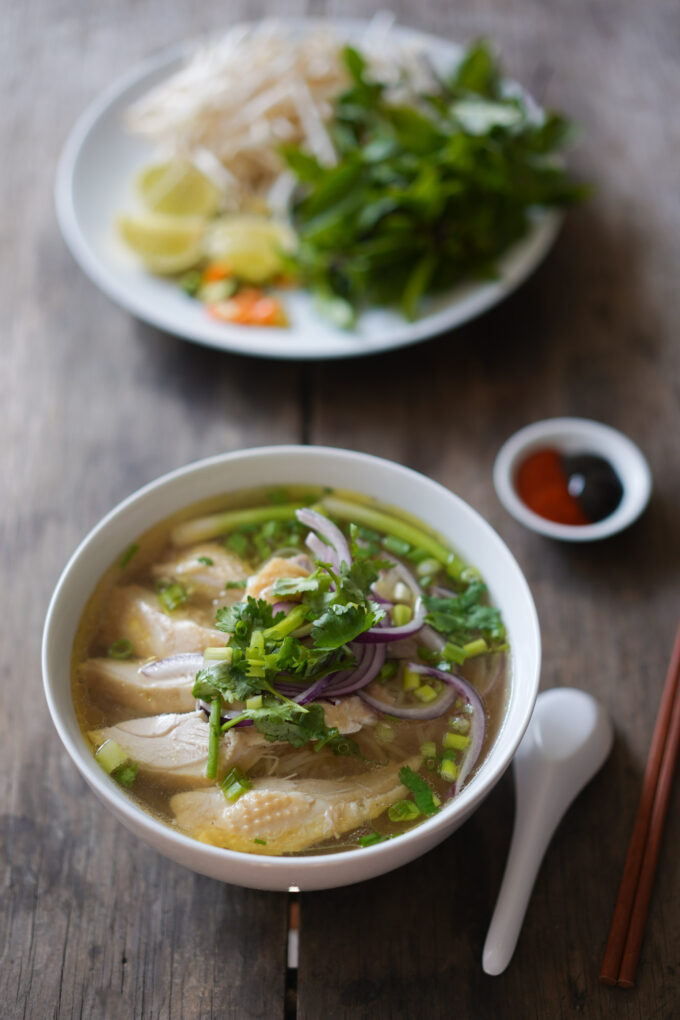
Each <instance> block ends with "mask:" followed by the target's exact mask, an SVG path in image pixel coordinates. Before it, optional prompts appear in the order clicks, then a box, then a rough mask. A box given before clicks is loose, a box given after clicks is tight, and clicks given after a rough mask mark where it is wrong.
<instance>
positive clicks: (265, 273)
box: [205, 215, 295, 284]
mask: <svg viewBox="0 0 680 1020" xmlns="http://www.w3.org/2000/svg"><path fill="white" fill-rule="evenodd" d="M294 247H295V234H294V233H293V231H292V230H291V229H290V227H287V226H286V225H285V224H283V223H277V222H275V221H274V220H270V219H269V218H268V217H266V216H255V215H244V216H223V217H221V218H220V219H217V220H213V221H212V223H211V224H210V225H209V226H208V229H207V231H206V235H205V254H206V255H207V256H208V257H209V258H211V259H218V260H219V261H220V262H224V263H226V265H228V266H229V268H230V270H231V272H232V273H233V274H234V276H236V277H237V278H238V279H239V280H243V281H244V282H245V283H254V284H257V283H264V282H265V281H266V280H270V279H272V277H274V276H277V275H278V274H279V273H280V272H282V271H283V269H284V262H283V260H282V258H281V253H282V251H291V250H292V249H293V248H294Z"/></svg>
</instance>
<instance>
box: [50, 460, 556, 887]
mask: <svg viewBox="0 0 680 1020" xmlns="http://www.w3.org/2000/svg"><path fill="white" fill-rule="evenodd" d="M272 454H275V455H276V456H277V457H280V456H286V457H290V456H293V455H295V456H302V457H308V456H318V455H321V456H323V457H324V458H327V459H330V460H337V461H343V460H347V459H349V460H358V461H360V462H362V463H364V464H368V465H373V466H375V467H376V469H378V468H383V469H384V468H387V469H388V470H391V471H393V472H395V473H396V474H397V475H400V476H401V477H403V478H404V479H405V480H409V481H410V482H411V484H415V485H417V486H419V487H420V488H421V490H422V491H423V493H424V494H426V493H427V492H428V491H430V492H432V493H434V492H437V493H438V494H439V495H440V496H442V495H444V496H445V497H447V498H448V499H449V500H451V501H452V503H455V504H457V506H458V509H459V510H462V512H463V513H467V514H470V515H472V517H473V518H474V520H475V525H476V526H477V527H481V530H482V531H483V532H485V533H486V534H485V538H486V540H487V541H491V542H493V543H495V544H496V546H497V548H498V549H499V550H502V551H503V553H504V554H505V557H506V562H507V563H508V564H509V565H510V566H511V567H512V568H514V572H515V577H514V579H513V583H516V584H517V588H518V595H519V596H521V597H522V599H523V602H524V609H525V611H526V613H527V614H528V630H529V631H530V634H531V647H530V648H529V650H528V655H529V656H530V658H531V659H532V661H533V662H534V663H535V669H534V670H533V675H532V676H528V677H526V678H525V677H523V678H522V679H523V683H522V688H523V690H525V694H524V695H523V699H522V700H523V703H524V707H523V709H521V710H520V709H518V712H519V713H520V714H519V719H518V721H517V728H516V731H515V732H514V734H509V735H508V736H507V738H506V740H507V748H506V750H505V752H504V753H503V755H502V757H501V758H499V760H498V761H496V762H493V763H492V761H491V760H492V757H493V747H492V749H491V751H490V753H489V755H488V756H487V758H486V760H485V762H484V763H483V767H482V771H481V772H480V773H478V774H477V775H475V776H473V778H472V780H471V781H470V783H469V784H468V785H467V786H466V787H465V788H464V789H463V790H462V791H461V793H460V794H458V795H457V796H456V798H455V800H453V801H452V802H451V804H450V805H449V806H448V807H447V809H446V810H443V811H441V812H439V813H438V814H436V815H434V816H432V817H431V818H428V819H425V820H424V821H423V822H422V823H421V824H419V825H417V826H415V827H414V828H413V829H411V830H409V831H408V832H405V833H402V834H400V836H399V838H398V839H395V840H387V841H385V842H382V843H378V844H376V845H374V846H370V847H365V848H363V849H362V851H361V860H362V861H365V862H366V864H367V865H368V862H369V861H377V860H378V858H381V857H383V858H385V860H386V861H387V860H388V859H389V858H390V857H392V858H393V859H394V860H393V862H392V863H385V866H384V867H383V868H382V869H381V870H377V869H376V868H375V867H374V868H373V870H370V874H369V875H368V876H362V877H371V875H377V874H380V873H382V871H388V870H391V869H393V868H395V867H398V866H399V865H400V864H401V863H405V862H406V861H408V860H412V859H413V858H415V857H418V856H420V855H421V854H422V853H424V852H425V851H426V850H427V849H428V848H429V847H430V846H433V845H435V843H436V842H438V841H440V840H441V839H443V838H445V836H446V835H447V834H448V830H449V829H450V828H451V822H452V821H453V819H454V818H458V817H460V818H461V822H462V821H463V820H465V818H467V816H468V814H469V813H470V812H471V811H472V810H473V809H474V808H475V807H476V806H477V805H478V803H480V802H481V801H482V800H483V799H484V798H485V797H486V795H487V794H488V793H489V792H490V790H491V789H492V788H493V786H494V785H495V784H496V783H497V782H498V780H499V779H500V778H501V776H502V775H503V773H504V772H505V770H506V768H507V767H508V765H509V764H510V762H511V760H512V758H513V756H514V754H515V751H516V750H517V747H518V745H519V743H520V741H521V739H522V736H523V735H524V732H525V730H526V728H527V726H528V724H529V720H530V718H531V715H532V712H533V709H534V704H535V701H536V697H537V694H538V686H539V679H540V666H541V637H540V626H539V620H538V614H537V611H536V607H535V604H534V600H533V597H532V594H531V590H530V588H529V585H528V582H527V580H526V578H525V576H524V573H523V571H522V570H521V568H520V566H519V564H518V563H517V560H516V559H515V557H514V556H513V555H512V553H511V552H510V550H509V548H508V547H507V545H506V544H505V542H504V541H503V539H502V538H501V537H500V536H499V535H498V533H497V532H496V531H495V530H494V529H493V528H492V527H491V525H490V524H489V523H488V522H487V520H486V519H485V518H484V517H483V516H482V515H481V514H480V513H479V512H478V511H477V510H475V509H474V508H473V507H471V506H470V505H469V504H468V503H466V502H465V501H464V500H463V499H461V497H459V496H457V495H456V494H455V493H453V492H451V491H450V490H449V489H447V488H446V487H445V486H443V485H441V484H440V483H439V482H436V481H434V480H433V479H431V478H429V477H427V476H426V475H423V474H421V473H420V472H418V471H415V470H414V469H412V468H409V467H406V466H404V465H402V464H399V463H397V462H396V461H391V460H388V459H386V458H382V457H377V456H374V455H372V454H366V453H362V452H359V451H354V450H349V449H342V448H337V447H327V446H311V445H298V444H281V445H269V446H260V447H251V448H244V449H242V450H237V451H234V452H231V453H222V454H216V455H214V456H211V457H207V458H204V459H202V460H198V461H193V462H191V463H189V464H186V465H184V466H182V467H180V468H177V469H175V470H173V471H170V472H167V473H166V474H164V475H161V476H160V477H158V478H156V479H154V480H153V481H151V482H149V483H147V484H146V485H143V486H142V487H140V488H139V489H137V490H135V491H134V492H133V493H131V494H130V495H129V496H127V497H126V498H125V499H123V500H121V501H120V502H119V503H118V504H116V505H115V506H114V507H113V508H112V509H111V510H110V511H109V512H108V513H107V514H105V515H104V517H102V518H101V519H100V520H99V521H98V522H97V523H96V524H95V525H94V527H92V528H91V529H90V531H89V532H88V533H87V534H86V536H85V537H84V538H83V539H82V541H81V542H80V543H79V544H78V546H77V547H76V549H75V551H74V552H73V553H72V555H71V556H70V557H69V559H68V561H67V563H66V566H65V567H64V569H63V571H62V573H61V575H60V577H59V580H58V581H57V584H56V586H55V589H54V592H53V594H52V597H51V599H50V602H49V606H48V610H47V614H46V617H45V625H44V630H43V640H42V674H43V687H44V691H45V697H46V700H47V704H48V708H49V711H50V716H51V718H52V722H53V723H54V726H55V728H56V730H57V733H58V734H59V737H60V739H61V741H62V743H63V745H64V747H65V748H66V750H67V752H68V754H69V756H70V757H71V759H72V760H73V762H74V764H75V765H76V767H77V768H78V770H79V771H80V773H81V774H82V775H83V777H84V778H85V780H86V781H87V783H88V784H89V785H90V787H91V788H92V789H93V791H94V792H95V794H96V795H97V796H98V797H99V799H100V800H101V801H102V802H103V803H104V804H105V805H111V806H112V807H113V808H114V810H115V812H116V814H117V815H118V817H119V819H120V820H121V821H123V823H124V824H125V825H126V826H127V827H128V828H130V829H132V831H134V832H135V834H137V835H138V836H140V837H141V838H142V839H143V840H144V841H145V842H147V843H149V844H150V845H152V846H153V847H155V848H156V849H157V850H159V852H161V853H164V852H165V851H164V850H162V849H161V848H160V846H159V842H160V843H165V844H166V845H167V846H172V847H173V849H174V853H171V852H170V851H169V850H168V852H167V855H168V856H170V857H172V859H174V860H178V859H179V856H181V857H182V859H183V861H184V862H186V858H187V855H189V856H192V857H194V858H199V857H200V858H201V860H202V861H203V866H205V868H206V869H210V870H205V871H202V867H199V866H196V867H194V865H193V864H191V863H186V866H187V867H189V868H191V869H192V870H195V871H199V872H200V871H202V873H204V874H209V873H212V874H216V872H217V871H222V870H223V871H225V872H226V871H227V870H228V868H227V862H229V861H232V862H233V863H234V865H239V864H240V865H241V867H244V866H245V867H247V868H248V870H252V871H253V880H252V887H254V888H281V887H283V885H284V884H285V881H288V880H289V881H290V882H291V883H293V880H294V878H296V877H297V875H299V873H300V872H301V871H305V872H307V873H310V874H314V873H315V872H319V871H325V870H328V871H334V870H338V869H340V868H341V867H342V865H343V864H346V863H348V862H349V861H350V860H351V861H353V862H354V861H356V860H357V857H358V854H357V851H356V850H345V851H336V852H334V853H331V854H310V855H305V856H302V857H300V856H297V857H281V856H274V855H271V856H270V855H264V854H250V853H245V852H242V851H237V850H228V849H224V848H222V847H216V846H212V845H211V844H207V843H203V842H201V841H199V840H196V839H194V838H192V837H190V836H188V835H184V834H183V833H181V832H179V831H177V830H175V829H173V828H172V827H171V826H169V825H167V824H165V823H163V822H161V821H160V820H157V819H156V818H155V817H154V816H153V815H151V814H149V813H147V812H146V811H144V810H143V809H142V808H141V807H139V806H138V805H137V804H136V803H135V801H134V800H132V798H130V797H129V796H128V795H127V794H125V793H124V792H123V791H122V790H121V789H120V788H119V787H117V786H116V785H115V784H114V783H112V782H111V781H110V777H108V776H107V775H106V774H105V773H104V772H103V770H102V769H100V768H99V766H98V765H97V764H96V762H95V759H94V756H93V755H92V753H91V750H90V749H89V748H88V747H87V744H86V741H85V738H84V737H83V735H82V733H81V732H80V730H79V727H78V732H79V736H80V738H81V739H80V744H78V742H77V740H74V739H72V736H71V732H70V730H69V727H68V725H67V719H66V714H65V713H62V711H61V709H60V707H59V705H58V704H57V700H56V693H55V692H56V690H57V686H56V685H55V677H56V675H57V670H58V668H59V664H58V663H56V662H54V661H53V659H54V652H53V645H54V644H55V642H56V641H57V640H58V636H57V635H56V633H55V627H56V626H57V623H58V616H59V612H60V610H61V606H62V601H63V599H64V595H65V594H66V593H67V589H68V587H69V585H70V584H71V583H72V582H73V577H74V574H75V572H76V570H77V569H78V568H79V567H80V566H81V565H82V563H83V560H84V558H85V557H87V554H88V553H89V552H90V551H91V550H92V549H93V548H96V546H97V544H98V543H99V542H100V541H101V540H102V538H103V536H105V535H106V533H107V531H108V529H109V528H110V526H111V525H112V523H113V522H114V521H115V520H116V519H117V518H118V517H120V516H122V515H124V514H126V513H127V512H128V511H130V510H131V509H132V508H134V507H135V506H138V505H140V504H142V505H143V504H144V503H145V501H146V500H148V498H149V497H150V496H151V495H152V494H154V493H156V492H158V491H159V490H162V489H163V488H165V487H168V486H172V485H173V484H175V483H176V482H177V481H178V480H180V479H187V478H191V477H192V476H194V475H199V474H203V473H204V472H207V473H209V472H212V471H214V470H216V469H218V468H221V467H222V466H223V465H225V464H233V463H238V462H239V461H244V460H252V459H258V458H262V459H264V458H267V457H271V456H272ZM291 484H292V483H291ZM245 487H246V486H237V487H234V490H233V491H237V489H238V488H245ZM219 491H220V488H219V487H218V488H216V490H215V493H214V494H215V495H218V494H219ZM223 491H224V492H225V493H228V492H229V491H230V490H229V488H228V486H224V487H223ZM206 498H210V497H206ZM185 505H187V504H185ZM172 512H174V511H173V510H170V511H169V512H168V514H167V515H166V516H170V514H171V513H172ZM161 520H163V517H161V518H158V517H157V516H156V517H154V520H152V521H151V522H149V523H147V524H146V525H145V527H144V528H143V530H144V531H145V530H147V529H148V528H150V527H152V526H153V524H154V523H157V522H159V521H161ZM447 541H448V539H447ZM100 576H101V575H98V576H97V577H93V578H92V579H91V585H90V587H89V589H88V591H87V595H86V599H85V601H87V599H89V598H90V596H91V595H92V592H93V591H94V588H95V586H96V584H97V583H98V581H99V579H100ZM79 615H80V614H79ZM74 637H75V631H74V633H73V634H71V636H70V642H69V647H70V649H72V646H73V639H74ZM62 669H63V664H62ZM67 675H68V677H69V699H68V703H69V707H70V710H71V711H72V712H73V714H74V717H75V708H74V706H73V701H72V697H71V696H70V661H69V663H68V666H67ZM506 720H507V716H506ZM502 731H503V726H502V727H501V731H499V734H498V736H497V738H496V745H497V744H498V740H499V738H500V735H501V732H502ZM496 745H494V746H496ZM487 765H491V767H489V768H484V766H487ZM428 835H429V836H430V837H431V838H430V840H429V841H427V836H428ZM424 840H425V841H427V845H426V846H423V847H422V849H420V850H416V851H415V852H411V853H410V854H409V853H408V849H407V848H411V851H412V850H413V847H414V846H416V845H417V844H419V843H423V842H424ZM396 847H398V848H399V850H400V851H401V852H399V851H397V850H395V848H396ZM183 851H184V853H182V852H183ZM178 855H179V856H178ZM397 858H398V859H397ZM220 863H221V864H222V865H223V867H222V868H219V867H218V865H219V864H220ZM364 870H366V869H364ZM274 872H275V873H276V875H277V876H278V877H277V881H279V883H280V884H279V885H276V886H272V885H269V884H268V885H266V886H263V885H261V884H258V883H259V882H262V881H263V880H265V875H266V874H267V873H268V874H269V875H270V876H271V874H273V873H274ZM286 875H287V876H289V879H286V878H285V877H284V878H282V876H286ZM223 880H224V881H227V882H228V881H236V882H240V884H243V885H248V884H249V883H246V882H243V881H240V880H239V879H231V878H230V877H229V875H228V874H225V876H224V879H223ZM358 880H361V879H352V878H349V879H342V880H341V881H340V882H337V883H336V884H342V885H344V884H350V883H351V882H352V881H358ZM267 881H269V880H267ZM293 884H294V883H293ZM331 884H332V882H329V883H328V885H324V886H322V887H324V888H325V887H329V886H330V885H331ZM312 887H313V886H312Z"/></svg>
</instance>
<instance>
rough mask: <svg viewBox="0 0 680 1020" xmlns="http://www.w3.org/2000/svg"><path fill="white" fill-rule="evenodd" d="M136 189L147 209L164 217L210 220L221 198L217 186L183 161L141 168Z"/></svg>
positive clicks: (191, 165)
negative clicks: (204, 218) (197, 217)
mask: <svg viewBox="0 0 680 1020" xmlns="http://www.w3.org/2000/svg"><path fill="white" fill-rule="evenodd" d="M137 187H138V188H139V193H140V195H141V196H142V198H143V200H144V204H145V205H146V206H147V208H148V209H150V210H151V211H152V212H157V213H164V214H165V215H167V216H212V215H213V214H214V213H215V212H217V209H218V207H219V204H220V199H221V197H222V196H221V192H220V189H219V188H218V187H217V185H216V184H215V183H214V182H213V181H211V180H210V178H209V177H206V175H205V174H204V173H201V171H200V170H199V169H197V167H195V166H194V165H193V163H189V162H187V161H186V160H172V162H170V163H158V164H152V165H151V166H147V167H145V168H144V170H142V172H141V174H140V175H139V178H138V181H137Z"/></svg>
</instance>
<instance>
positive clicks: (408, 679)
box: [401, 669, 420, 691]
mask: <svg viewBox="0 0 680 1020" xmlns="http://www.w3.org/2000/svg"><path fill="white" fill-rule="evenodd" d="M401 686H402V687H403V688H404V690H405V691H415V690H417V689H418V688H419V687H420V673H416V672H414V670H412V669H405V670H404V676H403V679H402V681H401Z"/></svg>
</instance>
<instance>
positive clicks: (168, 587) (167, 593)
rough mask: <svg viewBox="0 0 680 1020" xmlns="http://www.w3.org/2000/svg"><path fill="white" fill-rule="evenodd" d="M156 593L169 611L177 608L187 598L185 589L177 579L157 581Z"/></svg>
mask: <svg viewBox="0 0 680 1020" xmlns="http://www.w3.org/2000/svg"><path fill="white" fill-rule="evenodd" d="M156 594H157V595H158V599H159V601H160V602H162V603H163V606H164V607H165V609H166V610H167V611H168V612H169V613H173V612H174V611H175V609H179V607H180V606H181V605H183V604H184V603H185V602H186V600H187V590H186V588H185V587H184V585H183V584H180V583H179V581H170V582H168V581H158V583H157V584H156Z"/></svg>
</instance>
